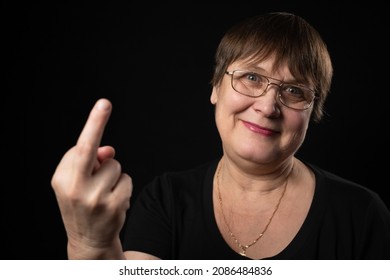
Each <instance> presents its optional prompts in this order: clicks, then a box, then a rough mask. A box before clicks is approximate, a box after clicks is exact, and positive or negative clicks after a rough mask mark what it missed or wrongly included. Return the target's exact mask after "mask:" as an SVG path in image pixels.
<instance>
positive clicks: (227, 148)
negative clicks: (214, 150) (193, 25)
mask: <svg viewBox="0 0 390 280" xmlns="http://www.w3.org/2000/svg"><path fill="white" fill-rule="evenodd" d="M273 61H274V60H273V58H272V57H271V58H269V59H268V60H265V61H262V62H261V63H258V64H256V65H250V64H247V63H244V62H242V61H237V62H234V63H233V64H231V65H230V66H229V67H228V69H227V70H228V71H233V70H251V71H254V72H257V73H259V74H263V75H265V76H269V77H273V78H275V79H278V80H282V81H285V82H289V83H294V82H295V79H294V77H293V76H292V75H291V73H290V71H289V69H288V67H287V66H282V67H280V68H278V69H276V71H272V69H273V67H272V66H273ZM278 89H279V88H278V87H277V86H275V85H270V86H269V87H268V89H267V91H266V92H265V93H264V94H263V95H262V96H260V97H256V98H253V97H248V96H244V95H242V94H239V93H238V92H236V91H235V90H234V89H233V88H232V86H231V76H230V75H225V77H224V78H223V79H222V82H221V84H220V85H219V86H217V87H214V88H213V91H212V94H211V97H210V100H211V103H212V104H214V105H215V107H216V108H215V119H216V125H217V128H218V131H219V134H220V137H221V139H222V144H223V149H224V153H225V154H227V155H229V156H230V157H238V158H240V159H243V160H246V161H250V162H255V163H258V164H269V163H274V164H278V163H280V162H282V161H284V160H286V159H287V158H288V157H291V156H293V155H294V154H295V152H296V151H297V150H298V148H299V147H300V146H301V144H302V142H303V140H304V138H305V135H306V131H307V128H308V124H309V120H310V115H311V112H312V107H313V106H312V107H310V108H309V109H307V110H302V111H298V110H293V109H290V108H288V107H286V106H284V105H282V104H281V103H280V101H279V100H278V99H277V91H278Z"/></svg>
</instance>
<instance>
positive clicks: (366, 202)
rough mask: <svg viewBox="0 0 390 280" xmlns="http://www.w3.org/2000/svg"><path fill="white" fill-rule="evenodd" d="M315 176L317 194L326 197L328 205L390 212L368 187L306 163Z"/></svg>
mask: <svg viewBox="0 0 390 280" xmlns="http://www.w3.org/2000/svg"><path fill="white" fill-rule="evenodd" d="M305 164H306V165H307V166H308V167H309V168H311V170H312V171H313V172H314V174H315V178H316V193H317V194H318V195H321V196H322V197H324V198H325V199H326V200H327V202H328V203H330V204H331V205H334V206H338V207H343V208H348V207H352V208H359V209H360V210H362V211H365V210H367V209H369V208H378V209H380V210H381V211H384V212H389V210H388V209H387V206H386V205H385V203H384V202H383V200H382V199H381V198H380V196H379V195H378V194H377V193H376V192H375V191H374V190H372V189H370V188H368V187H367V186H363V185H362V184H359V183H357V182H354V181H352V180H349V179H346V178H344V177H342V176H340V175H337V174H335V173H333V172H330V171H328V170H324V169H323V168H320V167H319V166H317V165H315V164H312V163H307V162H306V163H305Z"/></svg>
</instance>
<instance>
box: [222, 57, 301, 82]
mask: <svg viewBox="0 0 390 280" xmlns="http://www.w3.org/2000/svg"><path fill="white" fill-rule="evenodd" d="M228 68H229V69H230V70H249V71H253V72H257V73H259V74H263V75H266V76H271V77H274V78H278V79H280V80H293V79H294V77H293V75H292V74H291V71H290V69H289V67H288V65H287V63H282V64H279V65H276V64H275V58H274V57H273V56H271V57H268V58H266V59H263V60H261V61H256V60H254V59H246V60H237V61H235V62H233V63H232V64H231V65H230V66H229V67H228Z"/></svg>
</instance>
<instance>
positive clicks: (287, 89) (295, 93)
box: [282, 84, 307, 101]
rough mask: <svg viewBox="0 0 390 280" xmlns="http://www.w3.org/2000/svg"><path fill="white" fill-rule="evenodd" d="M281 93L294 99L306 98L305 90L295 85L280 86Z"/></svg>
mask: <svg viewBox="0 0 390 280" xmlns="http://www.w3.org/2000/svg"><path fill="white" fill-rule="evenodd" d="M282 95H285V96H286V97H288V98H289V99H295V100H297V101H301V100H306V95H307V93H306V90H305V89H303V88H301V87H298V86H295V85H289V84H285V85H283V87H282Z"/></svg>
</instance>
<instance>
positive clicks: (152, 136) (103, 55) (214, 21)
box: [0, 1, 390, 259]
mask: <svg viewBox="0 0 390 280" xmlns="http://www.w3.org/2000/svg"><path fill="white" fill-rule="evenodd" d="M53 2H55V1H53ZM127 2H130V1H127ZM127 2H126V3H123V4H115V3H114V2H110V4H97V3H93V2H91V3H92V4H85V3H83V2H78V3H77V4H75V5H70V4H63V5H62V4H59V3H57V2H56V3H42V2H38V3H37V2H35V3H23V4H22V3H20V2H13V3H12V4H10V3H8V4H1V20H2V24H1V29H2V32H1V37H2V39H1V42H2V43H1V44H2V47H3V51H2V66H3V69H4V70H5V71H3V74H2V80H3V79H4V82H3V87H2V91H3V94H2V101H3V102H2V110H1V111H2V118H1V119H2V127H3V129H2V131H3V133H2V141H3V145H2V146H3V150H2V152H3V153H2V159H3V160H2V162H3V164H2V166H3V167H2V170H3V171H2V177H3V180H2V187H1V189H2V190H1V191H2V192H1V194H2V195H1V225H0V226H1V233H2V235H3V236H4V237H3V238H2V239H1V240H2V242H3V245H2V248H1V259H65V258H66V235H65V231H64V228H63V224H62V220H61V216H60V214H59V210H58V207H57V204H56V200H55V197H54V193H53V191H52V189H51V186H50V179H51V176H52V174H53V172H54V169H55V167H56V165H57V164H58V162H59V160H60V159H61V157H62V155H63V154H64V152H65V151H66V150H67V149H69V148H70V147H71V146H72V145H74V143H75V142H76V139H77V137H78V134H79V132H80V131H81V129H82V126H83V124H84V122H85V120H86V118H87V116H88V113H89V110H90V109H91V107H92V106H93V104H94V103H95V101H96V100H97V99H98V98H100V97H107V98H109V99H110V100H111V101H112V102H113V114H112V117H111V119H110V122H109V124H108V126H107V129H106V133H105V135H104V138H103V144H109V145H113V146H114V147H115V148H116V150H117V158H118V160H119V161H120V162H121V163H122V167H123V170H124V171H125V172H127V173H129V174H130V175H131V176H132V178H133V182H134V185H135V193H136V192H137V191H138V190H139V188H141V186H142V185H143V184H144V183H146V182H147V181H149V180H150V179H151V178H152V177H153V176H154V175H156V174H159V173H161V172H163V171H169V170H180V169H185V168H188V167H192V166H194V165H197V164H200V163H202V162H204V161H207V160H209V159H212V158H214V157H216V156H219V155H220V153H221V148H220V143H219V137H218V134H217V131H216V129H215V125H214V119H213V107H212V105H211V104H210V102H209V96H210V93H211V87H210V84H209V81H210V79H211V72H212V65H213V56H214V51H215V49H216V47H217V44H218V42H219V39H220V38H221V36H222V35H223V32H224V31H226V29H227V28H228V27H230V26H231V25H232V24H233V23H235V22H237V21H239V20H241V19H243V18H245V17H247V16H250V15H254V14H257V13H263V12H267V11H281V10H284V11H289V12H293V13H296V14H298V15H301V16H303V17H304V18H306V19H307V20H308V21H309V22H310V23H312V25H314V27H316V28H317V29H318V30H319V31H320V33H321V34H322V36H323V38H324V40H325V41H326V42H327V44H328V47H329V51H330V53H331V56H332V59H333V63H334V69H335V73H334V80H333V85H332V91H331V94H330V96H329V99H328V101H327V103H326V111H327V115H326V117H325V119H324V120H323V121H322V123H321V124H320V125H313V126H312V127H311V128H310V129H309V131H308V135H307V139H306V142H305V143H304V145H303V146H302V148H301V150H300V152H299V156H300V157H301V158H303V159H305V160H308V161H311V162H313V163H315V164H317V165H319V166H321V167H323V168H325V169H328V170H330V171H332V172H335V173H337V174H339V175H341V176H343V177H345V178H348V179H351V180H354V181H356V182H359V183H361V184H363V185H365V186H367V187H368V188H371V189H373V190H375V191H376V192H378V193H379V194H380V195H381V196H382V198H383V199H384V200H385V202H386V203H387V204H388V205H390V197H389V196H388V194H387V190H386V188H387V187H388V183H387V172H386V171H387V170H386V169H387V167H388V163H387V162H386V161H385V162H384V163H382V162H383V161H382V159H381V158H382V157H383V158H384V160H386V154H387V150H388V145H387V144H388V140H387V139H388V138H387V136H386V135H387V129H388V125H387V122H386V118H387V115H388V114H387V110H388V108H389V106H388V104H389V103H388V102H387V101H386V100H387V98H386V97H385V96H386V95H387V94H388V86H387V85H386V81H387V79H388V63H387V62H386V61H388V49H389V48H388V43H387V42H385V38H386V37H387V35H386V32H387V33H388V31H387V30H386V28H385V26H386V25H385V19H387V18H385V17H384V16H383V14H384V11H385V10H386V9H384V7H382V6H378V5H375V4H374V3H371V2H370V5H368V4H367V6H361V7H356V6H353V7H351V6H349V7H347V8H345V9H342V8H340V7H339V5H334V4H331V3H329V2H328V1H326V2H321V1H311V2H309V3H310V4H308V3H299V2H293V3H291V2H292V1H273V4H271V3H268V4H267V3H266V2H262V1H255V2H247V1H236V2H225V1H224V2H222V1H221V2H218V1H216V2H214V3H211V2H210V3H208V4H204V5H201V4H195V3H197V2H196V1H182V3H181V4H180V3H179V4H170V3H167V2H163V3H160V4H153V3H150V2H145V3H137V5H135V4H129V3H127ZM270 2H271V1H270ZM211 5H212V6H214V7H210V6H211ZM385 115H386V117H385Z"/></svg>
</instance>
